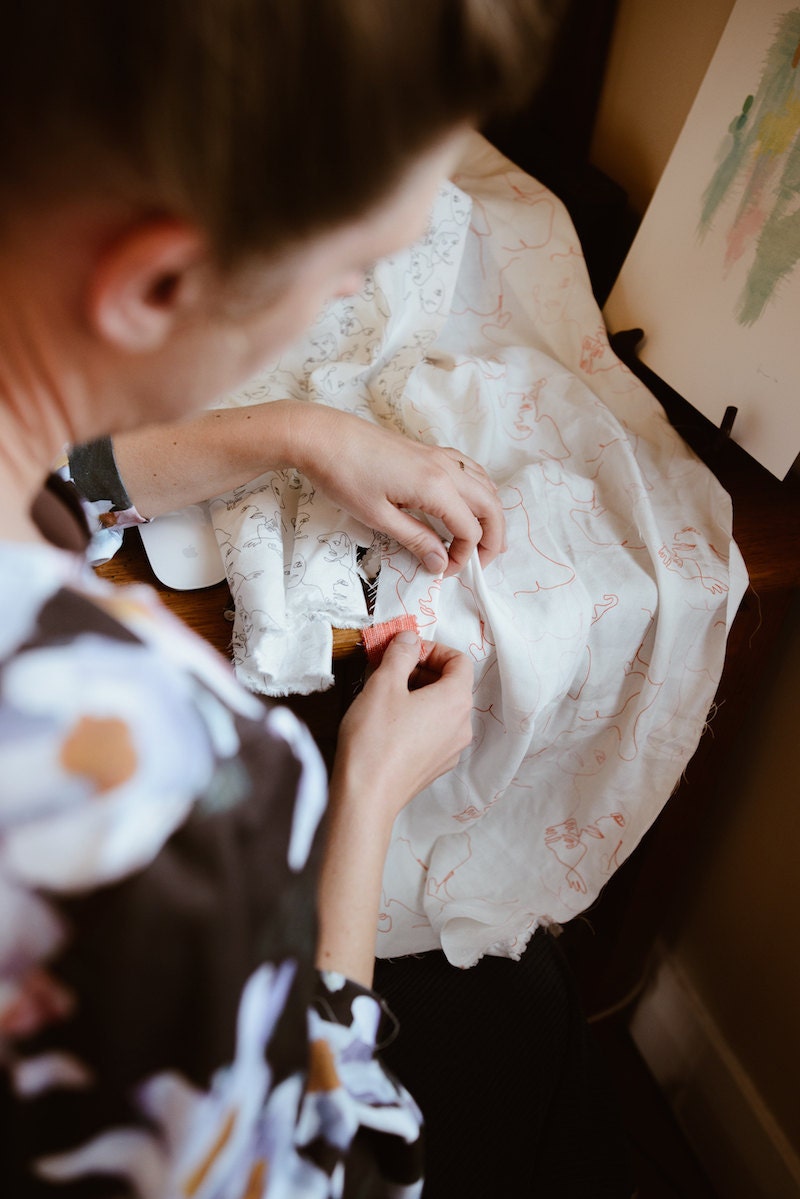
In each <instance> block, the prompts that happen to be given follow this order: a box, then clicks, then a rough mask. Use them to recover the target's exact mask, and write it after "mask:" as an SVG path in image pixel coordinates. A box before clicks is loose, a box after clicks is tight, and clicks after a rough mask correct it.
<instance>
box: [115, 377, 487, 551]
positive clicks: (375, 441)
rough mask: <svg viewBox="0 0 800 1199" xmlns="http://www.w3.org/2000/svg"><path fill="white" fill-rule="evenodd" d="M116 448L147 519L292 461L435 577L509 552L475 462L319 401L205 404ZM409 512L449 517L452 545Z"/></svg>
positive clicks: (125, 438)
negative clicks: (473, 559)
mask: <svg viewBox="0 0 800 1199" xmlns="http://www.w3.org/2000/svg"><path fill="white" fill-rule="evenodd" d="M114 452H115V456H116V459H117V464H118V467H119V471H120V474H121V476H122V479H123V481H124V483H125V486H126V489H127V491H128V494H129V496H130V498H131V500H132V502H133V504H134V505H135V506H136V508H138V510H139V511H140V512H141V513H142V515H143V516H148V517H152V516H158V515H160V514H161V513H163V512H170V511H173V510H174V509H176V508H183V507H185V506H186V505H188V504H193V503H197V502H199V501H200V500H203V499H207V498H209V497H210V496H214V495H220V494H221V493H223V492H225V491H229V490H231V489H232V488H233V487H236V486H238V485H239V484H240V483H245V482H247V481H248V480H250V479H254V478H256V477H257V476H258V475H260V474H262V473H263V472H264V471H266V470H275V469H280V468H282V467H287V466H294V467H297V468H298V469H299V470H301V471H302V473H303V474H304V475H306V476H307V478H309V479H310V480H311V482H312V483H314V484H315V486H317V487H319V488H320V489H321V490H322V491H324V492H325V494H326V495H328V496H329V497H330V498H331V499H332V500H333V501H334V502H335V503H337V504H339V505H340V506H341V507H342V508H344V509H345V510H346V511H348V512H350V513H352V515H353V516H355V517H357V518H358V519H359V520H361V521H362V522H363V523H364V524H366V525H367V526H368V527H370V528H376V529H380V530H381V531H382V532H384V533H388V534H389V535H390V536H391V537H394V538H395V539H396V540H397V541H399V542H400V543H401V544H402V545H405V546H407V548H408V549H410V550H411V551H412V553H414V554H416V555H417V557H418V558H419V559H420V560H421V561H422V562H424V563H425V565H426V567H427V568H428V569H429V570H430V571H431V572H432V573H436V572H438V571H439V570H445V571H446V573H447V574H454V573H456V572H457V571H458V570H460V569H461V568H462V566H464V565H465V563H466V561H467V559H468V558H469V557H470V555H471V554H472V551H473V550H474V549H476V548H477V550H478V554H479V556H480V559H481V561H482V563H483V564H484V565H486V564H487V563H488V562H490V561H491V560H492V558H494V557H495V556H496V555H497V554H498V553H500V552H501V551H502V550H503V549H505V520H504V516H503V510H502V507H501V505H500V501H499V499H498V496H497V489H496V487H495V486H494V484H493V483H492V481H491V479H490V478H489V476H488V475H487V474H486V472H485V470H484V469H483V468H482V467H481V466H480V465H479V464H478V463H477V462H474V461H473V460H472V459H470V458H468V457H467V456H466V455H464V454H461V453H460V452H459V451H458V450H455V449H450V448H441V447H438V446H429V445H422V444H421V443H419V442H416V441H413V440H411V438H408V437H404V436H403V435H402V434H400V433H396V432H393V431H391V430H388V429H383V428H381V427H379V426H377V425H373V424H372V423H371V422H369V421H365V420H362V419H360V418H359V417H357V416H352V415H350V414H349V413H345V412H338V411H336V410H335V409H332V408H327V407H325V406H324V405H322V404H309V403H304V402H301V401H295V400H277V401H274V402H272V403H268V404H255V405H252V406H249V407H246V408H230V409H224V410H219V411H212V412H205V413H202V414H201V415H200V416H197V417H194V418H192V419H190V420H186V421H181V422H178V423H174V424H167V425H158V426H153V427H152V428H149V429H144V430H139V431H137V432H135V433H126V434H121V435H120V436H118V437H116V438H115V439H114ZM407 509H412V510H416V511H421V512H425V513H427V514H428V515H430V516H435V517H438V518H439V519H440V520H441V521H442V522H443V523H444V525H445V527H446V528H447V529H448V530H449V531H450V534H451V536H452V542H451V544H450V547H449V553H448V551H447V550H446V549H445V547H443V545H442V543H441V541H440V539H439V537H438V536H437V534H436V533H435V532H434V531H433V530H432V529H430V528H429V527H428V526H427V525H425V524H423V523H422V522H421V521H419V520H417V519H416V518H415V517H414V516H412V515H411V513H410V512H409V511H407Z"/></svg>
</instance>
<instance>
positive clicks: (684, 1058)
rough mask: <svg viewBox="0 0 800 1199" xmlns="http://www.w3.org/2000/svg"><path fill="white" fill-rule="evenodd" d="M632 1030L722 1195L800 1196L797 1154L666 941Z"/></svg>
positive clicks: (752, 1198)
mask: <svg viewBox="0 0 800 1199" xmlns="http://www.w3.org/2000/svg"><path fill="white" fill-rule="evenodd" d="M656 962H657V968H656V970H655V972H654V974H653V977H652V979H651V982H650V983H649V984H648V986H647V987H646V989H645V991H644V993H643V995H642V997H641V999H640V1000H639V1002H638V1004H637V1006H636V1009H635V1012H634V1015H633V1018H632V1020H631V1035H632V1037H633V1039H634V1041H635V1042H636V1045H637V1047H638V1049H639V1052H640V1053H641V1054H642V1057H643V1058H644V1059H645V1061H646V1062H647V1064H648V1066H649V1068H650V1070H651V1072H652V1073H653V1075H654V1076H655V1078H656V1079H657V1081H658V1083H659V1085H660V1087H661V1089H662V1091H663V1092H664V1094H665V1096H666V1098H667V1100H668V1102H669V1104H670V1106H671V1107H672V1110H673V1111H674V1113H675V1116H676V1118H677V1120H678V1122H679V1124H680V1125H681V1127H682V1128H683V1131H684V1133H685V1135H686V1138H687V1140H688V1141H689V1144H690V1145H691V1146H692V1149H693V1150H694V1152H695V1154H696V1155H697V1157H698V1159H699V1160H700V1162H701V1163H702V1165H703V1168H704V1169H705V1171H706V1173H707V1174H708V1177H709V1179H710V1181H711V1183H712V1184H713V1185H714V1187H715V1188H716V1189H717V1190H718V1191H719V1194H720V1196H723V1197H724V1199H800V1157H798V1155H797V1153H796V1152H795V1150H794V1149H793V1147H792V1145H791V1144H790V1143H789V1141H788V1139H787V1138H786V1136H785V1135H784V1133H783V1132H782V1130H781V1128H780V1127H779V1125H778V1124H777V1123H776V1121H775V1119H774V1118H773V1117H772V1115H771V1114H770V1112H769V1110H768V1109H767V1107H766V1106H765V1104H764V1101H763V1099H762V1098H761V1096H760V1094H759V1092H758V1091H757V1090H756V1088H755V1086H754V1085H753V1083H752V1082H751V1080H750V1078H749V1077H748V1075H747V1073H746V1072H745V1070H744V1069H743V1067H742V1065H741V1063H740V1062H739V1060H738V1058H737V1057H736V1055H735V1054H734V1053H733V1051H732V1049H731V1048H730V1046H729V1045H728V1043H727V1042H726V1041H725V1039H724V1037H723V1036H722V1034H721V1033H720V1030H719V1028H718V1027H717V1026H716V1024H715V1023H714V1022H713V1020H712V1019H711V1016H710V1015H709V1013H708V1011H707V1009H706V1008H705V1007H704V1006H703V1004H702V1002H701V1000H700V999H699V997H698V995H697V994H696V992H695V991H694V990H693V989H692V987H691V984H690V983H689V982H688V980H687V979H686V977H685V975H684V974H683V973H682V971H681V968H680V964H679V962H678V961H677V960H676V958H675V957H674V956H672V955H671V954H670V953H669V952H668V950H667V949H666V947H664V946H660V947H659V949H658V952H657V958H656Z"/></svg>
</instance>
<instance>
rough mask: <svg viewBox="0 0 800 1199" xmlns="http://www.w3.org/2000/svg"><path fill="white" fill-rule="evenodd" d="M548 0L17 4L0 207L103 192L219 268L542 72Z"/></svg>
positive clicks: (381, 180)
mask: <svg viewBox="0 0 800 1199" xmlns="http://www.w3.org/2000/svg"><path fill="white" fill-rule="evenodd" d="M556 4H557V0H18V2H17V3H14V4H12V5H10V6H9V8H8V10H7V11H6V12H5V13H4V15H3V34H2V39H3V45H4V50H5V54H4V56H3V58H4V61H3V64H2V69H1V70H0V213H2V211H3V208H6V210H7V208H8V206H9V205H14V204H18V203H20V202H21V200H23V199H24V198H25V197H26V196H27V197H29V198H31V199H33V198H35V197H36V195H37V194H38V195H41V196H45V197H53V196H56V197H58V196H61V195H67V194H69V193H70V192H72V193H75V192H80V191H86V192H91V191H92V190H94V191H100V190H106V191H110V192H112V193H113V192H116V193H119V194H120V195H121V196H122V197H123V198H125V199H130V200H132V201H133V202H135V203H136V204H138V205H141V206H143V207H147V208H151V209H153V210H154V211H166V212H171V213H176V214H179V215H182V216H185V217H187V218H189V219H191V220H193V221H196V222H198V223H199V224H200V225H201V226H202V227H203V228H204V229H205V230H206V231H207V232H208V234H209V235H210V238H211V241H212V244H213V246H214V247H215V250H216V253H217V255H218V257H219V259H220V261H221V262H224V263H227V264H231V263H234V262H236V261H238V260H240V259H242V258H244V257H247V256H248V255H250V254H252V253H253V252H258V251H263V250H268V249H269V248H270V247H271V246H274V245H276V244H279V243H280V242H282V241H284V240H294V239H296V238H298V237H302V236H304V235H305V234H307V233H309V232H311V231H313V230H315V229H318V228H320V227H324V226H326V225H331V224H336V223H338V222H340V221H343V220H346V219H348V218H351V217H353V216H355V215H358V214H359V213H360V212H363V211H364V210H366V209H367V208H369V207H370V206H371V205H372V204H374V203H375V202H376V201H377V200H379V199H380V198H381V197H382V195H383V194H385V193H386V192H387V191H388V190H389V189H390V188H391V186H392V185H393V184H394V183H395V182H396V180H397V179H398V177H399V175H400V174H401V172H402V171H403V169H404V168H405V167H406V166H407V165H408V163H409V161H410V160H411V159H412V158H413V157H414V156H415V155H416V154H418V153H420V152H421V151H422V150H423V149H425V148H427V146H428V145H430V144H431V143H432V142H433V141H434V140H435V139H436V138H437V136H440V135H441V134H443V133H444V132H445V131H446V130H447V129H449V128H450V127H452V126H454V125H456V124H458V123H459V122H461V121H463V120H464V119H476V120H477V119H479V118H482V117H484V116H485V115H488V114H489V113H490V112H492V111H494V110H497V109H498V108H501V107H507V106H509V105H513V104H515V103H516V102H517V101H518V100H521V99H522V98H523V97H524V95H525V94H526V93H527V92H528V91H529V90H530V88H532V87H533V86H534V85H535V83H536V82H537V81H538V78H539V75H540V72H541V69H542V64H543V61H544V59H545V56H546V49H547V46H548V44H549V38H550V29H551V26H552V23H553V17H552V12H553V9H554V7H556Z"/></svg>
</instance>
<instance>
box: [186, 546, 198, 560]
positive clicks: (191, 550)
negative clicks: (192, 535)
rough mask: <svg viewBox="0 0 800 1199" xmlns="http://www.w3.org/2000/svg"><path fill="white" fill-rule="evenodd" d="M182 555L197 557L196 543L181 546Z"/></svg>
mask: <svg viewBox="0 0 800 1199" xmlns="http://www.w3.org/2000/svg"><path fill="white" fill-rule="evenodd" d="M183 556H184V558H196V557H197V546H196V545H185V546H184V547H183Z"/></svg>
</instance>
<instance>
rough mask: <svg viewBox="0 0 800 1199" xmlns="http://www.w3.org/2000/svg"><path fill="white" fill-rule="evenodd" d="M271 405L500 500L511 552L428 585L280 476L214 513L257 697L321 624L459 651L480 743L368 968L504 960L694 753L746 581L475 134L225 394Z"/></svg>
mask: <svg viewBox="0 0 800 1199" xmlns="http://www.w3.org/2000/svg"><path fill="white" fill-rule="evenodd" d="M285 396H294V397H297V398H304V399H308V400H309V401H311V402H316V403H325V404H330V405H334V406H336V407H339V408H342V409H344V410H346V411H349V412H355V413H358V414H359V415H360V416H362V417H364V419H366V420H372V421H376V422H383V423H385V424H387V425H390V426H393V427H395V428H398V429H401V430H403V431H404V432H405V433H407V434H408V436H410V437H414V438H418V439H420V440H422V441H426V442H435V443H437V444H441V445H451V446H456V447H458V448H460V449H461V450H462V451H463V452H464V453H466V454H468V455H469V456H471V457H473V458H475V459H476V460H477V461H479V462H481V463H482V464H483V465H484V466H485V467H486V469H487V470H488V471H489V473H490V475H491V476H492V478H493V479H494V480H495V482H496V483H497V484H498V486H499V488H500V495H501V498H502V502H503V507H504V509H505V515H506V521H507V534H508V545H509V549H508V552H507V553H505V554H503V555H501V556H500V557H499V558H498V559H496V560H495V561H494V562H493V563H491V565H490V566H488V567H487V568H486V570H483V569H482V568H481V567H480V564H479V563H478V560H477V556H476V555H473V558H472V560H471V562H470V563H469V565H468V566H467V568H466V569H465V570H464V571H463V572H462V573H461V575H460V576H459V577H457V578H450V579H447V580H445V581H442V579H441V578H440V577H436V576H432V575H429V574H427V573H426V572H425V571H424V570H423V568H422V567H421V566H420V565H419V564H418V562H417V561H416V559H414V558H413V557H412V556H411V555H410V554H409V553H408V552H407V551H404V550H402V549H401V548H399V547H398V546H397V545H396V544H394V543H391V542H387V541H386V539H385V538H384V539H381V538H380V537H377V536H376V535H375V534H373V532H372V531H371V530H367V529H365V528H364V527H363V526H361V525H359V524H358V522H356V521H354V520H352V519H351V518H350V517H348V516H347V515H346V514H344V513H342V512H341V511H340V510H338V509H336V508H335V507H333V506H332V505H331V504H329V503H328V501H326V500H325V499H324V498H323V497H322V496H320V495H317V494H314V492H313V489H312V488H311V487H310V486H309V485H308V483H307V481H306V480H304V479H303V478H302V476H300V475H298V474H297V473H296V472H293V471H281V472H269V473H268V474H266V475H264V476H262V478H261V479H259V480H257V481H256V482H255V483H253V484H250V485H248V486H247V487H244V488H239V489H237V491H236V492H235V493H231V494H229V495H228V496H224V497H220V498H219V499H218V500H216V501H215V502H214V503H213V505H212V510H213V515H214V523H215V526H216V528H217V536H218V539H219V543H220V548H221V550H222V553H223V556H224V557H225V561H226V564H227V569H228V577H229V580H230V582H231V588H232V590H233V593H234V596H235V600H236V620H235V638H234V639H235V647H236V668H237V671H238V673H239V676H240V678H241V679H242V680H243V681H244V682H245V684H246V685H248V686H249V687H251V688H252V689H254V690H256V691H263V692H267V693H269V694H286V693H288V692H290V691H299V692H304V691H308V690H312V689H314V688H322V687H325V686H327V685H329V684H330V682H331V674H330V657H329V655H330V644H331V624H333V625H334V626H341V627H347V626H349V627H361V626H363V625H364V624H366V623H369V621H370V620H371V619H374V620H375V621H380V620H385V619H389V618H391V617H394V616H397V615H400V614H404V613H411V614H413V615H415V616H416V618H417V620H418V623H419V625H420V628H421V631H422V634H423V636H424V637H426V638H429V639H433V640H437V641H442V642H445V643H447V644H450V645H453V646H456V647H457V648H459V649H461V650H462V651H463V652H465V653H467V654H469V655H470V656H471V658H472V659H473V662H474V667H475V684H474V711H473V729H474V739H473V743H472V745H471V747H470V748H469V749H468V750H467V751H466V752H465V753H464V754H463V755H462V758H461V761H460V763H459V765H458V766H457V767H456V769H455V770H453V771H451V772H450V773H448V774H447V775H445V776H444V777H443V778H441V779H439V780H437V781H436V782H435V783H434V784H433V785H432V786H430V787H428V788H427V789H426V790H425V791H424V792H422V793H421V794H420V795H419V796H417V797H416V798H415V799H414V800H413V801H412V803H411V804H409V805H408V807H407V808H406V809H405V810H404V811H403V812H402V813H401V815H400V816H399V818H398V820H397V822H396V825H395V829H394V835H393V839H392V843H391V848H390V851H389V855H388V858H387V863H386V869H385V874H384V892H383V900H382V910H381V915H380V921H379V928H378V934H377V953H378V955H379V956H395V955H400V954H408V953H416V952H421V951H424V950H427V949H431V948H437V947H441V948H442V949H443V950H444V952H445V954H446V955H447V957H448V958H449V960H450V961H451V962H453V963H454V964H455V965H458V966H469V965H471V964H473V963H474V962H476V961H477V960H478V959H479V958H480V957H481V956H482V955H483V954H486V953H489V954H495V955H504V956H509V957H518V956H519V955H520V954H521V952H522V950H523V949H524V947H525V944H526V943H527V940H528V938H529V937H530V935H531V934H532V932H533V931H534V930H535V928H536V927H538V926H539V925H542V924H545V925H547V924H554V923H563V922H565V921H567V920H569V919H570V918H571V917H573V916H574V915H576V914H578V913H579V912H581V911H583V910H584V909H585V908H587V907H588V906H589V905H590V904H591V903H592V901H593V900H594V899H595V897H596V896H597V894H598V892H599V891H600V889H601V888H602V887H603V885H604V884H605V883H606V882H607V880H608V879H609V878H610V876H611V875H612V873H613V872H614V870H615V869H616V868H617V867H618V866H619V865H620V864H621V863H622V862H623V861H624V860H625V859H626V858H627V856H628V855H629V854H630V853H631V851H632V850H633V849H634V847H635V846H636V844H637V843H638V841H639V840H640V838H641V837H642V835H643V834H644V832H645V831H646V830H647V828H648V827H649V826H650V824H651V823H652V821H653V820H654V819H655V817H656V816H657V815H658V813H659V811H660V810H661V808H662V806H663V804H664V803H665V802H666V800H667V799H668V797H669V795H670V794H671V792H672V790H673V788H674V787H675V785H676V783H677V782H678V780H679V778H680V775H681V773H682V771H683V769H684V767H685V766H686V763H687V761H688V759H689V758H690V756H691V754H692V753H693V751H694V749H695V747H696V745H697V743H698V740H699V738H700V735H701V733H702V730H703V728H704V725H705V722H706V719H707V716H708V712H709V709H710V706H711V704H712V701H713V697H714V693H715V690H716V687H717V683H718V681H719V677H720V673H721V669H722V664H723V658H724V653H725V641H726V636H727V631H728V629H729V627H730V623H731V621H732V619H733V616H734V614H735V612H736V609H737V607H738V605H739V602H740V600H741V597H742V595H743V593H744V590H745V587H746V583H747V579H746V573H745V570H744V565H743V563H742V560H741V556H740V554H739V552H738V550H737V548H736V546H735V543H734V542H733V541H732V535H731V505H730V500H729V497H728V496H727V494H726V493H725V492H724V491H723V490H722V488H721V487H720V486H719V484H718V483H717V481H716V480H715V478H714V477H713V475H712V474H711V473H710V472H709V471H708V470H707V469H706V467H705V466H703V465H702V463H700V462H699V461H698V460H697V458H696V457H695V456H694V455H693V454H692V452H691V451H690V450H689V449H688V448H687V447H686V445H685V444H684V443H683V442H682V440H681V439H680V437H679V436H678V434H677V433H675V432H674V430H673V429H672V428H671V426H670V425H669V423H668V421H667V419H666V417H665V415H664V413H663V410H662V409H661V407H660V405H659V404H658V403H657V402H656V401H655V399H654V398H653V397H652V396H651V395H650V393H649V392H648V391H647V390H646V389H645V388H644V387H643V385H642V384H641V383H640V382H639V381H638V380H637V379H636V378H635V377H634V376H633V375H632V374H631V373H630V371H628V370H627V369H626V368H625V367H624V366H623V365H622V364H621V363H620V362H619V360H618V359H617V358H616V357H615V355H614V354H613V353H612V351H611V350H610V348H609V345H608V340H607V336H606V330H605V327H604V325H603V320H602V316H601V314H600V311H599V309H598V307H597V304H596V302H595V300H594V298H593V296H592V292H591V288H590V285H589V280H588V276H587V273H586V269H585V264H584V261H583V257H582V254H581V249H580V246H579V244H578V239H577V236H576V234H575V231H574V228H573V226H572V224H571V222H570V219H569V217H568V215H567V213H566V211H565V209H564V207H563V205H562V204H561V203H560V201H559V200H558V199H557V198H556V197H555V196H554V195H553V194H552V193H550V192H549V191H548V190H547V189H545V188H544V187H542V186H541V185H540V184H539V183H537V182H536V181H535V180H534V179H532V178H530V177H529V176H528V175H526V174H525V173H523V172H522V171H520V170H519V169H518V168H516V167H515V166H514V165H513V164H512V163H511V162H509V161H508V160H507V159H505V158H504V157H503V156H502V155H501V154H499V153H498V152H497V151H496V150H495V149H494V148H493V147H491V146H490V145H489V144H488V143H487V142H486V141H485V140H484V139H482V138H481V137H479V135H477V134H476V135H475V136H474V138H473V139H472V141H471V142H470V146H469V150H468V153H467V154H466V156H465V158H464V160H463V161H462V163H461V164H460V168H459V171H458V173H457V174H456V175H455V177H454V180H453V182H452V183H451V184H448V185H447V186H445V187H443V188H442V190H441V192H440V194H439V197H438V200H437V202H436V205H435V208H434V211H433V213H432V216H431V221H430V226H429V229H428V232H427V234H426V236H425V237H424V239H423V240H422V241H421V242H420V243H419V244H418V245H416V246H414V247H412V248H411V249H410V250H408V251H406V252H404V253H402V254H398V255H396V256H395V257H393V258H392V259H390V260H386V261H382V262H379V263H378V264H377V266H376V267H375V269H374V272H373V273H372V275H371V276H370V278H369V281H368V284H367V286H366V287H365V289H364V291H363V292H362V293H361V294H359V295H357V296H353V297H350V298H348V299H339V300H337V301H336V302H335V303H333V304H331V305H330V306H329V307H328V308H327V309H326V310H325V312H324V313H323V314H322V316H321V317H320V319H319V321H318V322H317V324H316V325H315V327H314V328H313V329H312V330H311V332H310V333H309V334H308V336H307V337H306V338H304V339H303V341H302V342H301V343H300V344H299V345H297V346H295V347H293V348H292V350H291V351H290V352H288V353H286V354H284V355H283V357H282V358H281V359H280V361H279V362H278V363H277V364H276V365H275V366H274V368H273V369H271V370H269V371H267V372H265V373H264V374H263V375H262V376H260V377H259V378H258V379H257V380H254V381H253V383H252V384H250V385H248V387H247V388H246V389H245V390H244V391H243V392H240V393H237V395H235V396H233V397H230V399H229V400H228V401H227V403H231V404H246V403H253V402H259V401H263V400H269V399H271V398H279V397H285ZM441 531H442V532H444V530H441ZM359 547H362V550H363V549H366V550H367V557H366V571H365V565H364V563H363V562H360V561H359V556H360V555H359ZM377 558H379V559H380V574H379V576H378V587H377V599H376V602H375V610H374V614H373V615H372V616H370V614H369V613H368V612H367V609H366V605H365V602H364V598H363V588H362V586H361V577H360V576H361V574H362V573H366V574H370V573H371V570H370V564H371V568H372V569H373V570H374V564H375V561H376V559H377Z"/></svg>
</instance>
